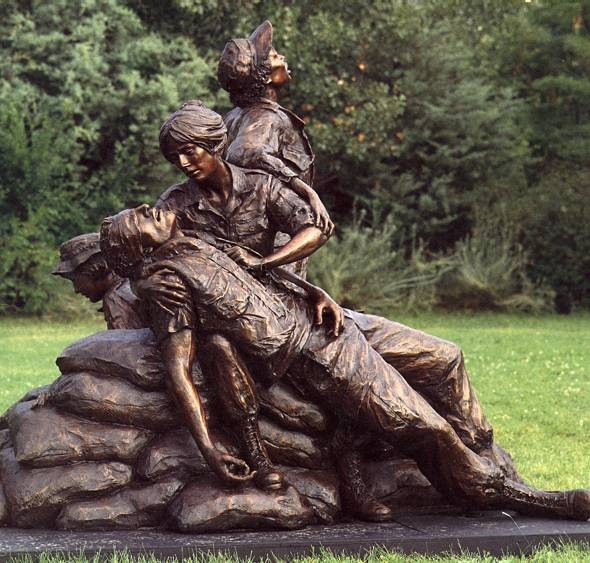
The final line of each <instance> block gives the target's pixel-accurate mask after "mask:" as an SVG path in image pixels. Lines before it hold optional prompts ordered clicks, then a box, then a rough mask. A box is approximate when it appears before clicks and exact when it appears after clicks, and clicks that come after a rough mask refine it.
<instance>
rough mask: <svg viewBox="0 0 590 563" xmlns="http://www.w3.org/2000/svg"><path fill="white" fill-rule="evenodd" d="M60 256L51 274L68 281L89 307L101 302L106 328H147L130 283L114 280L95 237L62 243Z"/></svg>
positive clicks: (93, 235) (82, 236)
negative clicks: (87, 301) (87, 302)
mask: <svg viewBox="0 0 590 563" xmlns="http://www.w3.org/2000/svg"><path fill="white" fill-rule="evenodd" d="M59 252H60V261H59V263H58V265H57V267H56V269H55V270H54V271H53V274H54V275H56V276H61V277H63V278H65V279H67V280H70V281H71V282H72V285H73V286H74V290H75V291H76V293H80V294H82V295H84V297H87V298H88V299H89V300H90V301H91V302H92V303H97V302H98V301H102V307H101V310H102V312H103V313H104V318H105V321H106V323H107V326H108V328H110V329H118V328H126V329H133V328H144V327H145V326H147V324H146V320H145V318H144V315H143V312H142V310H141V303H140V302H139V299H138V298H137V296H136V295H135V293H133V291H132V290H131V287H130V284H129V280H128V279H127V278H121V277H119V276H117V274H115V273H114V272H113V271H112V270H111V269H110V268H109V267H108V265H107V263H106V261H105V259H104V258H103V257H102V256H101V254H100V247H99V235H98V233H87V234H84V235H79V236H77V237H74V238H72V239H70V240H68V241H66V242H64V243H63V244H62V245H61V246H60V248H59Z"/></svg>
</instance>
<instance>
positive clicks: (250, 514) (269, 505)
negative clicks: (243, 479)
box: [168, 480, 314, 533]
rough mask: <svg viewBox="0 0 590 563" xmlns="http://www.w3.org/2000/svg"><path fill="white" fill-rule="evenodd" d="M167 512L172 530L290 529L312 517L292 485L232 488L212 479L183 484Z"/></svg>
mask: <svg viewBox="0 0 590 563" xmlns="http://www.w3.org/2000/svg"><path fill="white" fill-rule="evenodd" d="M168 513H169V517H170V525H171V527H172V528H173V529H175V530H178V531H179V532H193V533H197V532H214V531H224V530H233V529H243V530H259V529H275V530H276V529H284V530H294V529H297V528H302V527H303V526H305V525H307V524H310V523H311V522H313V520H314V513H313V510H312V509H311V507H310V506H309V505H308V504H307V503H306V502H305V500H304V499H303V498H302V497H301V495H300V494H299V493H298V492H297V490H296V489H295V488H294V487H291V486H287V487H285V488H283V489H281V490H279V491H269V492H264V491H261V490H260V489H257V488H256V487H255V486H253V485H251V484H248V485H243V486H241V487H239V488H232V487H225V486H223V485H222V484H221V483H220V482H219V481H216V480H204V481H198V482H196V483H192V484H190V485H187V486H186V487H185V488H184V490H183V491H182V492H181V493H180V495H178V497H176V499H175V500H174V501H173V502H172V504H171V505H170V507H169V510H168Z"/></svg>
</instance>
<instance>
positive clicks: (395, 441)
mask: <svg viewBox="0 0 590 563" xmlns="http://www.w3.org/2000/svg"><path fill="white" fill-rule="evenodd" d="M219 78H220V82H221V83H222V85H223V86H224V87H225V88H227V89H228V90H229V92H230V95H231V98H232V100H233V101H234V102H236V105H237V107H236V108H235V109H234V110H232V112H230V114H228V116H226V119H225V124H224V122H223V120H222V119H221V117H220V116H219V115H217V114H216V113H215V112H213V111H211V110H208V109H207V108H205V107H204V106H203V105H202V104H201V103H200V102H188V103H187V104H185V105H183V107H182V108H180V109H179V110H178V111H177V112H175V113H174V114H173V115H172V116H170V118H169V119H168V120H167V121H166V122H165V123H164V125H163V126H162V129H161V133H160V144H161V148H162V152H163V154H164V156H165V157H166V158H167V159H168V160H170V162H172V163H173V164H174V165H176V166H177V167H179V168H180V169H181V170H182V171H183V172H184V173H185V174H186V175H187V176H188V180H186V181H185V182H182V183H180V184H177V185H175V186H172V187H171V188H169V189H168V190H167V191H166V192H164V194H163V195H162V196H161V197H160V199H159V200H158V203H157V205H156V207H155V208H150V207H148V206H147V205H144V206H140V207H138V208H135V209H132V210H125V211H123V212H120V213H118V214H117V215H115V216H113V217H111V218H108V219H107V220H105V222H104V223H103V226H102V229H101V235H100V247H99V244H98V243H99V237H98V234H96V233H93V234H89V235H82V236H81V237H76V238H75V239H72V240H71V241H68V242H66V243H64V245H62V248H61V260H60V264H59V265H58V268H57V270H56V272H55V273H56V274H57V275H62V276H63V277H66V278H67V279H70V280H71V281H72V282H73V284H74V288H75V289H76V290H77V291H79V292H81V293H82V294H84V295H85V296H87V297H88V298H89V299H90V300H92V301H99V300H101V299H102V300H103V306H104V308H105V318H106V320H107V324H108V328H109V329H110V330H109V331H106V332H104V333H98V334H96V335H93V336H91V337H88V338H86V339H83V340H82V341H80V342H77V343H74V344H73V345H72V346H70V347H68V348H67V349H66V350H65V351H64V352H63V353H62V354H61V355H60V357H59V358H58V361H57V363H58V366H59V368H60V370H61V372H62V376H61V377H60V378H59V379H57V380H56V381H55V382H54V383H53V384H52V385H50V386H48V387H47V388H44V389H38V390H33V391H32V392H30V393H28V394H27V395H26V396H25V397H23V399H22V401H20V402H19V403H17V404H15V405H14V406H13V407H11V409H9V411H8V412H7V413H6V414H5V416H4V417H3V418H2V421H1V425H0V476H1V482H2V490H3V491H4V493H5V495H6V502H7V504H8V506H9V507H10V517H9V519H7V518H8V517H5V518H4V520H1V521H2V522H3V523H6V522H7V521H8V522H10V523H12V524H15V525H19V526H48V527H53V526H57V527H61V528H66V529H117V528H136V527H139V526H164V525H168V526H170V527H172V529H176V530H180V531H195V532H196V531H209V530H224V529H234V528H254V529H257V528H261V527H271V528H285V529H289V528H296V527H301V526H304V525H306V524H308V523H311V522H317V521H323V522H331V521H333V520H334V519H335V518H338V517H340V516H346V515H347V514H352V515H355V516H357V517H360V518H363V519H367V520H386V519H389V518H391V515H392V510H391V507H392V506H393V507H394V508H395V507H397V503H398V499H401V498H402V497H401V496H400V495H399V494H398V493H399V491H400V490H401V489H403V485H402V484H401V482H402V481H404V480H406V481H407V478H408V476H410V475H411V476H412V479H413V480H412V482H411V485H410V486H408V487H407V493H408V496H412V497H419V496H421V495H424V496H423V497H422V498H423V500H424V504H426V505H429V504H430V505H434V504H436V503H439V504H440V503H441V502H443V503H444V501H445V500H446V501H447V502H451V503H453V504H455V505H459V506H462V507H467V508H469V507H478V508H492V507H498V508H504V509H513V510H516V511H520V512H522V513H525V514H534V515H543V516H553V517H562V518H575V519H583V520H585V519H588V517H590V493H589V492H588V491H586V490H582V489H579V490H574V491H567V492H544V491H539V490H536V489H534V488H533V487H530V486H528V485H527V484H524V483H522V482H521V481H520V479H519V477H518V475H517V473H516V470H515V468H514V465H513V463H512V460H511V459H510V457H509V456H508V455H507V454H506V453H505V452H504V451H503V450H502V449H501V448H500V447H499V446H498V445H497V444H495V443H494V442H493V433H492V429H491V427H490V425H489V423H488V422H487V420H486V418H485V416H484V414H483V410H482V408H481V405H480V404H479V402H478V400H477V398H476V396H475V393H474V391H473V389H472V387H471V384H470V382H469V378H468V375H467V373H466V371H465V367H464V363H463V357H462V353H461V350H460V349H459V348H458V347H457V346H455V345H453V344H451V343H449V342H445V341H442V340H440V339H437V338H435V337H432V336H429V335H426V334H424V333H421V332H419V331H416V330H413V329H411V328H409V327H405V326H403V325H401V324H398V323H394V322H392V321H389V320H388V319H383V318H380V317H376V316H372V315H366V314H362V313H358V312H355V311H349V310H342V309H340V307H339V306H338V305H337V304H336V303H334V301H333V300H332V299H331V298H330V297H329V296H328V295H327V294H326V293H325V292H324V291H323V290H321V289H320V288H317V287H314V286H313V285H311V284H309V283H308V282H306V281H305V279H304V277H305V260H306V259H307V258H308V257H309V256H310V255H311V254H312V253H313V252H315V250H317V249H318V248H319V247H320V246H321V245H322V244H323V243H324V242H325V240H326V239H327V237H328V236H330V234H331V232H332V229H333V225H332V223H331V221H330V218H329V216H328V214H327V212H326V210H325V208H324V206H323V204H322V203H321V201H320V200H319V197H318V196H317V194H316V193H315V192H314V191H313V188H312V185H313V166H314V155H313V151H312V148H311V144H310V143H309V140H308V139H307V137H306V135H305V133H304V129H303V122H302V121H301V120H299V118H298V117H297V116H296V115H295V114H293V113H292V112H290V111H289V110H286V109H285V108H283V107H281V106H280V105H279V104H278V103H277V90H278V89H279V88H280V86H281V85H283V84H284V83H285V82H287V81H288V80H289V79H290V75H289V72H288V67H287V64H286V61H285V60H284V57H282V56H281V55H280V54H278V53H277V52H276V50H275V49H274V48H273V47H272V26H271V25H270V23H269V22H265V23H264V24H262V25H261V26H260V27H259V28H258V29H257V30H256V31H255V32H254V33H253V34H252V36H251V37H250V38H248V39H245V38H242V39H234V40H232V41H230V42H229V43H228V44H227V45H226V48H225V50H224V53H223V55H222V58H221V61H220V66H219ZM294 272H297V273H299V274H300V276H297V275H294ZM89 274H91V275H89ZM132 289H133V291H134V292H135V293H133V291H132ZM136 294H137V295H136ZM138 296H139V299H138ZM118 300H119V301H118ZM117 303H120V304H122V307H120V309H122V310H123V312H122V313H117V312H113V311H114V309H115V308H116V307H115V306H114V305H113V304H117ZM117 329H123V330H117ZM166 388H167V389H168V392H166ZM189 431H190V433H189ZM392 447H393V450H392ZM383 451H385V453H384V454H383V455H386V456H388V457H387V460H386V461H384V462H376V463H377V465H378V467H379V470H378V471H373V472H371V471H366V472H365V475H364V478H363V476H362V471H361V470H362V469H363V467H364V468H365V469H367V467H375V466H374V465H373V466H370V465H367V464H371V463H373V462H372V461H371V457H372V456H376V455H378V453H379V452H381V453H383ZM400 452H401V454H403V455H405V456H407V457H405V458H403V459H402V460H401V462H400V458H399V455H400ZM412 460H413V461H412ZM379 464H381V465H379ZM404 464H405V465H404ZM408 464H409V465H408ZM402 467H404V468H405V469H404V471H406V473H404V477H403V478H402V479H401V480H397V473H398V472H399V471H400V470H401V468H402ZM408 467H409V468H410V469H408ZM335 468H336V469H337V471H334V469H335ZM418 468H419V470H420V471H418ZM423 475H425V476H426V477H427V478H428V481H430V483H431V484H432V485H434V487H435V488H436V490H435V489H433V488H432V487H431V485H430V484H429V483H428V482H427V481H426V480H425V479H424V477H423ZM215 476H217V478H218V479H216V478H215ZM365 481H366V482H365ZM377 482H378V483H379V484H377V485H376V483H377ZM253 483H255V485H253ZM339 484H340V486H341V489H342V493H343V495H344V496H345V497H348V499H345V500H348V504H346V503H344V502H341V501H340V499H339V495H338V485H339ZM387 486H390V488H389V489H388V490H389V491H390V492H389V493H388V495H389V496H388V495H384V494H383V493H380V494H377V492H378V491H380V490H382V489H385V488H387ZM437 491H438V493H437ZM373 493H375V495H374V496H373ZM396 495H397V496H396ZM0 497H1V498H3V497H2V495H0Z"/></svg>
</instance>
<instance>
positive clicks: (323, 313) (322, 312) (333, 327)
mask: <svg viewBox="0 0 590 563" xmlns="http://www.w3.org/2000/svg"><path fill="white" fill-rule="evenodd" d="M312 297H313V300H314V301H313V306H314V324H316V325H321V324H323V325H325V327H326V330H327V332H328V334H329V335H330V336H334V337H336V336H338V335H339V334H340V333H341V332H342V329H343V328H344V313H343V312H342V308H341V307H340V305H338V303H336V301H334V300H333V299H332V298H331V297H330V296H329V295H328V294H327V293H326V292H325V291H324V290H322V289H319V288H318V291H317V292H316V293H315V294H313V295H312Z"/></svg>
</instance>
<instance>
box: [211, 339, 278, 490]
mask: <svg viewBox="0 0 590 563" xmlns="http://www.w3.org/2000/svg"><path fill="white" fill-rule="evenodd" d="M199 345H200V349H201V352H200V354H199V358H200V361H201V365H202V368H203V370H204V372H205V377H206V378H207V380H208V381H210V382H211V384H212V385H214V386H215V388H216V391H217V397H218V400H219V402H220V403H221V405H222V408H223V414H224V415H225V416H226V417H227V422H228V423H229V424H227V426H228V427H230V428H232V430H233V431H234V432H235V433H236V434H238V436H239V437H240V440H241V442H242V444H241V445H242V447H243V449H244V450H245V454H246V457H247V459H248V462H249V463H250V465H251V467H252V469H254V470H255V471H256V476H255V480H256V482H257V484H258V485H259V486H260V487H262V488H264V489H278V488H280V487H281V486H282V484H283V475H282V474H281V473H280V472H279V471H278V470H277V469H276V468H275V467H274V466H273V464H272V462H271V461H270V458H269V456H268V453H267V451H266V448H265V447H264V444H263V442H262V439H261V437H260V430H259V427H258V399H257V397H256V391H255V385H254V382H253V381H252V378H251V376H250V372H249V370H248V367H247V366H246V364H245V362H244V359H243V358H242V356H241V355H240V353H239V352H238V350H237V349H236V347H235V346H234V345H233V344H232V343H231V342H230V341H229V340H228V339H227V338H226V337H224V336H222V335H220V334H209V335H205V336H202V337H201V338H200V339H199Z"/></svg>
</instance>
